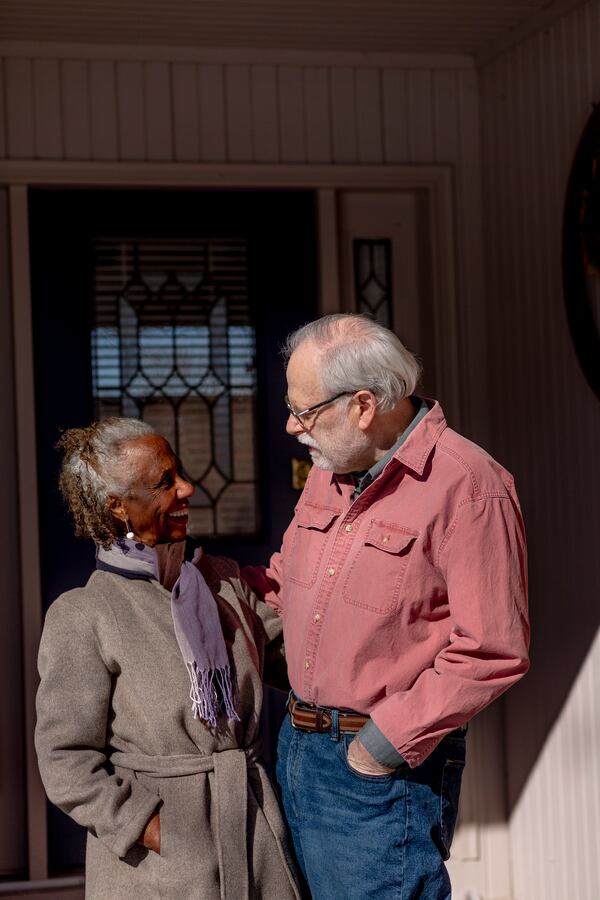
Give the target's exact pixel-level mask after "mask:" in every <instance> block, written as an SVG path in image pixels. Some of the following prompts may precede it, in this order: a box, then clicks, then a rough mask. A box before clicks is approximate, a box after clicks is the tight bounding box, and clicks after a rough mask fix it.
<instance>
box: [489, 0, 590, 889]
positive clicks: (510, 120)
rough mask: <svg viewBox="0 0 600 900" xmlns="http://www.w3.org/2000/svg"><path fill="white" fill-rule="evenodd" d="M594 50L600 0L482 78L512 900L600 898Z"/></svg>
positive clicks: (506, 56) (492, 66)
mask: <svg viewBox="0 0 600 900" xmlns="http://www.w3.org/2000/svg"><path fill="white" fill-rule="evenodd" d="M599 48H600V2H598V0H593V2H589V3H586V4H584V5H583V6H582V7H581V8H580V9H579V10H577V11H575V12H572V13H570V14H569V15H567V16H565V17H564V18H562V19H560V20H559V21H557V22H556V23H555V24H554V25H553V26H552V27H551V28H549V29H547V30H546V31H544V32H541V33H539V34H537V35H536V36H534V37H532V38H530V39H528V40H527V41H525V42H523V43H522V44H521V45H520V46H518V47H517V48H515V49H514V50H512V51H510V52H508V53H506V54H504V55H502V56H501V57H499V58H497V59H496V60H494V61H492V62H490V63H489V64H488V65H486V66H485V67H484V68H483V70H482V72H481V86H482V93H481V109H482V124H483V161H484V176H485V177H484V197H485V211H486V217H485V218H486V232H485V234H486V246H487V249H488V252H487V263H488V279H487V297H488V308H489V312H488V317H489V327H490V335H491V341H490V365H491V367H492V371H493V372H495V373H498V377H494V378H493V379H492V390H493V394H492V404H491V405H492V409H493V413H494V418H493V422H494V423H495V425H494V431H493V445H494V451H495V452H496V453H497V455H498V456H499V457H500V458H501V459H502V460H503V461H505V462H506V464H507V465H508V466H509V467H510V468H511V469H512V471H513V472H514V473H515V475H516V477H517V484H518V487H519V492H520V495H521V497H522V500H523V504H524V508H525V513H526V517H527V522H528V528H529V542H530V551H531V569H530V579H531V606H532V621H533V635H534V641H533V666H532V670H531V672H530V674H529V675H528V676H527V678H526V679H525V680H524V681H523V683H522V686H519V687H518V688H517V689H516V690H515V691H513V692H511V693H509V695H508V696H507V703H506V712H507V718H506V727H507V747H508V755H507V777H508V786H509V795H510V805H511V808H512V814H511V824H510V837H511V851H512V857H513V867H514V896H515V897H516V898H518V900H598V897H600V641H599V637H598V626H599V622H600V553H599V548H598V540H599V535H600V465H599V460H600V400H598V398H596V397H595V396H594V395H593V394H592V391H591V390H590V389H589V387H588V385H587V383H586V382H585V380H584V378H583V376H582V374H581V371H580V369H579V365H578V362H577V359H576V357H575V354H574V352H573V348H572V345H571V341H570V337H569V333H568V329H567V322H566V316H565V310H564V303H563V295H562V283H561V227H562V213H563V202H564V195H565V190H566V185H567V179H568V174H569V170H570V167H571V162H572V159H573V155H574V152H575V147H576V145H577V142H578V140H579V136H580V134H581V131H582V129H583V127H584V124H585V122H586V120H587V118H588V116H589V114H590V112H591V108H592V102H596V103H597V102H599V101H600V49H599Z"/></svg>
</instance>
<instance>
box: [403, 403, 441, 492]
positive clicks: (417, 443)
mask: <svg viewBox="0 0 600 900" xmlns="http://www.w3.org/2000/svg"><path fill="white" fill-rule="evenodd" d="M425 402H426V403H427V405H428V407H429V409H428V412H427V413H425V415H424V416H423V418H422V419H421V420H420V421H419V423H418V425H417V426H415V428H414V429H413V430H412V431H411V433H410V434H409V435H408V437H407V438H406V440H405V441H404V442H403V443H402V445H401V447H400V448H399V449H398V450H397V451H396V452H395V453H394V459H397V460H398V461H399V462H401V463H403V464H404V465H405V466H406V467H407V468H409V469H412V471H413V472H416V473H417V474H418V475H422V474H423V471H424V469H425V466H426V464H427V460H428V459H429V457H430V456H431V453H432V451H433V448H434V447H435V445H436V444H437V442H438V440H439V439H440V435H441V434H442V432H443V431H444V430H445V429H446V428H447V427H448V425H447V422H446V419H445V416H444V413H443V411H442V407H441V406H440V404H439V403H438V402H437V400H427V401H425ZM411 424H412V423H411Z"/></svg>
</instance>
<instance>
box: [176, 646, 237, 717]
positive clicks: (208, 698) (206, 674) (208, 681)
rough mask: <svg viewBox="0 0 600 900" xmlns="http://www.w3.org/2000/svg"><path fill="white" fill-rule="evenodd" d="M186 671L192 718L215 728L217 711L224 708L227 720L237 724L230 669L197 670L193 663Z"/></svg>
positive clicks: (227, 667)
mask: <svg viewBox="0 0 600 900" xmlns="http://www.w3.org/2000/svg"><path fill="white" fill-rule="evenodd" d="M187 669H188V673H189V676H190V683H191V688H190V700H191V701H192V709H193V711H194V718H195V719H198V718H200V719H202V720H203V721H205V722H208V724H209V725H211V726H212V727H213V728H215V727H216V725H217V715H218V711H219V709H220V708H222V707H224V710H225V713H226V715H227V718H228V719H229V720H230V721H232V722H239V721H240V717H239V716H238V714H237V712H236V710H235V706H234V704H233V688H232V684H231V669H230V667H229V666H223V667H222V668H219V669H199V668H198V666H197V664H196V662H195V661H194V662H192V663H188V664H187ZM217 689H218V690H217Z"/></svg>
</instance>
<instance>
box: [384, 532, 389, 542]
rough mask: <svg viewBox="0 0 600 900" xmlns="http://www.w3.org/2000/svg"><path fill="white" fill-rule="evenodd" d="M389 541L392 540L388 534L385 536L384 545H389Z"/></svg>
mask: <svg viewBox="0 0 600 900" xmlns="http://www.w3.org/2000/svg"><path fill="white" fill-rule="evenodd" d="M389 540H390V539H389V537H388V536H387V534H386V535H384V537H383V543H384V544H387V543H389Z"/></svg>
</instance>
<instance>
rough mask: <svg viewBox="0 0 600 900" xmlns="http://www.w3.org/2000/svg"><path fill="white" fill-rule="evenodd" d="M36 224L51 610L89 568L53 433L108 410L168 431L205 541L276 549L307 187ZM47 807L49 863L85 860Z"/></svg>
mask: <svg viewBox="0 0 600 900" xmlns="http://www.w3.org/2000/svg"><path fill="white" fill-rule="evenodd" d="M30 228H31V262H32V265H31V269H32V298H33V299H32V304H33V326H34V346H35V375H36V415H37V437H38V472H39V521H40V537H41V542H40V544H41V562H42V594H43V601H44V607H45V608H47V607H48V605H49V604H50V603H51V602H52V601H53V600H54V599H55V598H56V597H57V596H58V594H60V593H61V592H63V591H65V590H68V589H69V588H71V587H74V586H76V585H81V584H84V583H85V581H86V580H87V577H88V575H89V574H90V572H91V570H92V567H93V564H94V548H93V546H92V545H91V543H90V542H85V541H79V540H76V539H75V538H74V537H73V530H72V523H71V521H70V519H69V516H68V515H67V513H66V511H65V509H64V507H63V504H62V501H61V498H60V496H59V492H58V487H57V482H58V471H59V466H60V458H59V454H58V453H57V452H56V450H55V449H54V445H55V443H56V441H57V439H58V437H59V434H60V431H61V429H65V428H72V427H77V426H82V425H86V424H88V423H89V422H90V421H92V419H94V418H99V417H104V416H107V415H113V414H116V415H131V416H140V417H143V418H145V419H146V420H148V421H149V422H151V424H153V425H154V426H155V427H156V429H157V430H158V431H159V432H161V433H163V434H165V435H166V436H167V437H168V438H169V439H170V440H171V442H172V444H173V446H174V448H175V449H176V451H177V452H178V453H179V455H180V457H181V459H182V462H183V465H184V468H185V470H186V473H187V475H188V477H189V478H190V479H191V480H192V481H193V482H194V483H195V485H196V493H195V496H194V499H193V504H194V505H193V509H192V516H191V525H192V528H193V531H194V533H195V534H196V535H197V536H198V537H199V538H200V540H201V541H202V543H203V545H204V546H205V547H206V548H207V549H208V550H209V551H211V552H218V553H223V554H225V555H227V556H232V557H233V558H235V559H236V560H238V561H239V562H240V563H242V564H246V563H263V562H266V561H267V560H268V558H269V555H270V554H271V552H272V551H273V550H275V549H276V548H277V547H278V545H279V542H280V539H281V536H282V533H283V531H284V529H285V527H286V526H287V523H288V522H289V520H290V518H291V515H292V511H293V507H294V504H295V502H296V500H297V496H298V491H297V489H295V488H294V487H293V486H292V458H293V457H294V456H295V455H297V453H298V445H297V444H296V442H295V441H294V440H293V439H291V438H289V437H288V436H287V435H286V434H285V430H284V426H285V420H286V412H285V407H284V404H283V396H284V394H285V376H284V371H283V365H282V359H281V355H280V353H279V350H280V347H281V344H282V342H283V340H284V339H285V336H286V334H287V333H288V332H289V331H290V330H292V329H294V328H295V327H297V326H298V325H300V324H302V323H304V322H306V321H308V320H310V319H312V318H314V317H315V315H316V313H317V300H316V297H317V275H316V237H315V199H314V194H313V193H312V192H310V191H294V192H291V191H279V192H277V191H272V192H264V191H161V190H153V191H149V190H144V191H134V190H109V191H106V190H104V191H100V190H43V189H38V190H33V191H32V192H31V195H30ZM50 816H51V821H50V823H49V826H50V827H49V842H50V846H49V851H50V863H51V867H52V868H54V869H56V868H60V867H63V866H69V865H73V864H77V863H79V862H80V861H81V859H82V835H81V834H80V833H79V832H78V830H77V829H75V828H74V826H72V823H71V822H70V820H68V819H66V817H64V816H62V815H61V814H59V813H58V811H57V810H55V809H54V808H52V809H51V811H50Z"/></svg>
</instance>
